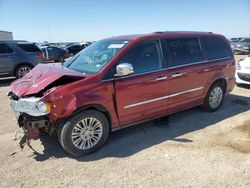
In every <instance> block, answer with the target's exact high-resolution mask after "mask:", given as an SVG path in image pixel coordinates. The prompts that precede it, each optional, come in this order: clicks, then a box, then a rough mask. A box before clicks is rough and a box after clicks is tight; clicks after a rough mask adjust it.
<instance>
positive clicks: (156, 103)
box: [9, 32, 235, 156]
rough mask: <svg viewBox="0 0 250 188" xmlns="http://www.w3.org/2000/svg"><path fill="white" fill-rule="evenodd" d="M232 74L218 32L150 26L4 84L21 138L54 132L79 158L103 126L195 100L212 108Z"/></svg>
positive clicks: (94, 144) (100, 137)
mask: <svg viewBox="0 0 250 188" xmlns="http://www.w3.org/2000/svg"><path fill="white" fill-rule="evenodd" d="M234 76H235V60H234V56H233V54H232V50H231V48H230V46H229V43H228V41H227V39H226V38H225V37H224V36H222V35H218V34H213V33H211V32H157V33H152V34H145V35H129V36H119V37H113V38H108V39H105V40H101V41H98V42H95V43H94V44H92V45H91V46H89V47H88V48H86V49H85V50H83V51H81V52H80V53H79V55H77V56H74V57H73V58H71V59H69V60H68V61H66V62H65V63H64V64H63V66H62V67H60V66H52V65H39V66H37V67H36V68H35V69H33V70H32V71H31V72H30V73H29V74H28V75H27V76H25V77H23V78H22V79H19V80H17V81H15V82H13V83H12V84H11V92H9V96H10V98H11V106H12V109H13V110H14V111H15V112H16V113H17V114H18V123H19V126H20V127H23V128H24V129H25V133H26V137H24V138H26V139H30V138H37V137H39V132H40V131H48V132H55V131H57V134H58V139H59V142H60V144H61V146H62V148H63V149H64V150H65V151H66V152H68V153H69V154H70V155H73V156H81V155H86V154H89V153H91V152H94V151H97V150H98V149H100V148H101V147H102V146H103V144H104V143H105V142H106V140H107V138H108V136H109V133H110V132H111V131H115V130H118V129H121V128H124V127H128V126H131V125H135V124H138V123H142V122H145V121H149V120H152V119H155V118H159V117H162V116H166V115H168V114H171V113H175V112H178V111H182V110H185V109H188V108H192V107H195V106H202V108H203V109H204V110H206V111H209V112H214V111H216V110H218V109H219V108H220V106H221V105H222V103H223V99H224V96H225V95H226V94H228V93H229V92H231V91H232V90H233V87H234V84H235V77H234ZM34 84H35V85H36V87H35V88H32V87H31V86H33V85H34ZM194 123H195V122H194Z"/></svg>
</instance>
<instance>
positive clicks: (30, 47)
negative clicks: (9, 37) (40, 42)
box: [17, 44, 40, 52]
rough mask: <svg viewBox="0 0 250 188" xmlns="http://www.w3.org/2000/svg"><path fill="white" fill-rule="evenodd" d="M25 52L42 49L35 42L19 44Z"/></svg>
mask: <svg viewBox="0 0 250 188" xmlns="http://www.w3.org/2000/svg"><path fill="white" fill-rule="evenodd" d="M17 46H19V47H20V48H22V49H23V50H24V51H25V52H40V49H39V48H38V47H37V46H36V45H34V44H17Z"/></svg>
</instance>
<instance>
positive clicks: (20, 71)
mask: <svg viewBox="0 0 250 188" xmlns="http://www.w3.org/2000/svg"><path fill="white" fill-rule="evenodd" d="M31 69H32V67H31V66H30V65H21V66H19V67H17V69H16V72H15V76H16V77H17V78H21V77H23V76H25V75H26V74H27V73H28V72H30V71H31Z"/></svg>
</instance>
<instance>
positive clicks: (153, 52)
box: [119, 40, 162, 74]
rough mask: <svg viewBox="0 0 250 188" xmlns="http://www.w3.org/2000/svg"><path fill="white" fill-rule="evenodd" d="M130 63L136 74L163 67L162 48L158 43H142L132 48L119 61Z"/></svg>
mask: <svg viewBox="0 0 250 188" xmlns="http://www.w3.org/2000/svg"><path fill="white" fill-rule="evenodd" d="M121 63H129V64H131V65H132V66H133V68H134V73H135V74H138V73H146V72H149V71H153V70H157V69H160V68H161V67H162V63H161V56H160V46H159V43H158V41H154V40H152V41H146V42H142V43H140V44H138V45H136V46H135V47H132V48H131V49H130V50H129V51H128V52H127V53H126V54H125V55H124V56H123V57H122V58H121V59H120V61H119V64H121Z"/></svg>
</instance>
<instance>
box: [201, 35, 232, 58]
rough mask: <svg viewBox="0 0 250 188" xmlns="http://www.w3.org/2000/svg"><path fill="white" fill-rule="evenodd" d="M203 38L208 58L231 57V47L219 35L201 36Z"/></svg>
mask: <svg viewBox="0 0 250 188" xmlns="http://www.w3.org/2000/svg"><path fill="white" fill-rule="evenodd" d="M201 39H202V41H203V45H204V48H205V50H206V54H207V59H208V60H213V59H220V58H226V57H231V55H232V53H231V49H230V47H229V45H228V44H227V43H226V41H224V40H223V39H221V38H219V37H201Z"/></svg>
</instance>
